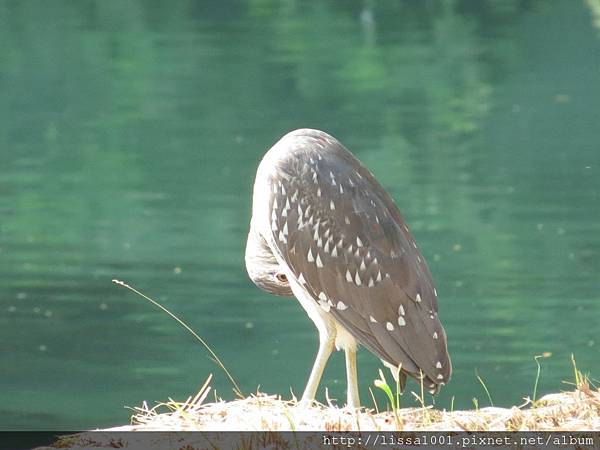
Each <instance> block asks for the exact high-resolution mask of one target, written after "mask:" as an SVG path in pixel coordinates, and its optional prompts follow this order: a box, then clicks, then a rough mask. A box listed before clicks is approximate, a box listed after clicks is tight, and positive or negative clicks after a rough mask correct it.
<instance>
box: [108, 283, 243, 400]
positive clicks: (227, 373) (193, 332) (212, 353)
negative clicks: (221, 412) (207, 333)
mask: <svg viewBox="0 0 600 450" xmlns="http://www.w3.org/2000/svg"><path fill="white" fill-rule="evenodd" d="M112 282H113V283H115V284H117V285H119V286H123V287H124V288H126V289H129V290H130V291H132V292H134V293H136V294H137V295H139V296H140V297H142V298H144V299H146V300H148V301H149V302H150V303H152V304H153V305H154V306H156V307H157V308H160V309H161V310H163V311H164V312H166V313H167V314H168V315H169V316H171V318H173V319H174V320H176V321H177V322H178V323H179V324H180V325H181V326H182V327H183V328H185V329H186V330H187V331H189V332H190V334H191V335H192V336H194V337H195V338H196V340H198V341H199V342H200V343H201V344H202V345H203V346H204V348H206V350H208V352H209V353H210V355H211V356H212V357H213V359H214V361H215V363H217V365H218V366H219V367H220V368H221V369H223V372H225V375H227V377H228V378H229V380H230V381H231V383H232V384H233V389H234V391H235V393H236V395H238V396H239V397H243V396H244V394H242V391H241V389H240V387H239V386H238V384H237V383H236V381H235V380H234V379H233V376H231V374H230V373H229V371H228V370H227V368H226V367H225V365H224V364H223V362H222V361H221V360H220V359H219V357H218V356H217V354H216V353H215V352H214V351H213V350H212V348H210V346H209V345H208V344H207V343H206V341H204V339H202V338H201V337H200V336H199V335H198V334H197V333H196V332H195V331H194V330H192V329H191V328H190V326H189V325H188V324H186V323H185V322H184V321H183V320H181V319H180V318H179V317H177V316H176V315H175V314H173V313H172V312H171V311H169V310H168V309H167V308H165V307H164V306H162V305H161V304H160V303H158V302H157V301H156V300H153V299H151V298H150V297H148V296H147V295H146V294H144V293H142V292H140V291H138V290H137V289H135V288H134V287H132V286H130V285H128V284H127V283H125V282H123V281H120V280H112Z"/></svg>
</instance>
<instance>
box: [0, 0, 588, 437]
mask: <svg viewBox="0 0 600 450" xmlns="http://www.w3.org/2000/svg"><path fill="white" fill-rule="evenodd" d="M585 5H587V9H586V6H585ZM594 5H595V2H593V1H588V2H587V3H585V4H577V5H575V4H572V3H567V2H552V3H546V2H536V1H530V2H520V1H503V2H492V1H487V2H467V1H448V2H442V1H430V2H419V3H416V2H393V3H392V2H389V3H381V2H364V3H361V2H346V3H343V4H342V3H334V2H309V3H302V5H301V4H300V3H297V2H295V1H287V2H283V3H280V2H269V1H249V2H241V1H240V2H232V3H228V4H227V5H223V4H221V3H218V4H217V3H216V2H215V3H213V2H205V3H196V2H176V3H170V4H167V3H166V2H135V1H131V2H126V3H124V2H117V1H102V2H100V1H97V2H96V1H90V2H61V1H58V2H52V3H51V4H50V3H44V2H28V1H27V2H8V1H4V2H0V60H1V61H2V66H1V70H0V93H1V96H2V100H3V101H2V102H1V103H0V105H1V106H0V275H1V276H2V280H3V282H2V285H1V286H0V302H1V303H0V311H2V313H1V314H0V330H2V331H0V367H1V370H0V382H1V383H2V386H3V387H4V389H3V390H2V392H1V393H0V405H1V406H0V418H1V419H2V420H1V423H2V427H3V428H5V429H14V428H17V429H19V428H21V429H23V428H63V429H68V428H71V429H72V428H90V427H96V426H106V425H116V424H120V423H124V422H126V421H127V419H128V416H129V414H128V412H127V410H124V409H123V408H122V406H123V405H130V406H134V405H138V404H140V403H141V401H142V400H148V401H150V402H152V401H153V400H163V399H166V398H167V397H169V396H171V397H174V398H185V397H187V395H189V394H191V393H193V392H194V390H195V389H196V388H198V387H199V386H200V385H201V384H202V382H203V381H204V379H205V378H206V376H207V375H208V374H209V373H211V372H212V373H215V375H216V376H215V378H214V383H213V385H214V387H215V388H216V389H217V391H218V393H219V394H221V395H223V396H224V397H226V398H231V396H232V394H231V390H230V387H229V386H228V384H227V380H226V379H225V377H224V376H222V374H221V373H220V372H219V370H218V369H217V368H216V366H215V365H214V364H213V363H212V362H211V361H210V360H209V358H208V356H207V355H206V353H205V352H204V350H203V349H202V348H201V347H200V346H199V345H198V344H197V343H196V342H195V341H193V340H192V339H191V338H190V337H189V336H188V335H187V334H186V333H185V332H184V331H183V330H182V329H181V328H180V327H178V325H177V324H175V323H174V322H172V321H171V320H170V319H169V318H168V317H166V316H165V315H163V314H162V313H160V312H159V311H157V310H155V309H154V308H153V307H151V305H149V304H146V303H144V302H143V301H141V300H139V299H137V298H135V297H133V296H132V295H130V294H129V293H128V292H126V291H124V290H119V289H118V288H116V287H115V286H113V285H112V284H111V283H110V280H111V279H112V278H115V277H116V278H119V279H124V280H127V281H128V282H130V283H132V284H134V285H135V286H137V287H139V288H141V289H142V290H144V291H145V292H147V293H148V294H150V295H152V296H153V297H154V298H156V299H157V300H159V301H161V302H162V303H164V304H165V305H166V306H168V307H169V308H170V309H172V310H173V311H174V312H176V313H177V314H178V315H180V316H181V317H182V318H184V319H185V320H186V321H187V322H189V323H190V325H192V327H193V328H194V329H196V330H197V331H198V332H199V333H200V334H201V335H202V336H203V337H204V338H205V339H206V340H207V341H208V342H210V343H211V344H212V345H213V347H214V349H215V351H216V352H217V353H218V354H219V355H220V356H221V357H222V359H223V360H224V361H225V362H226V364H227V365H228V368H229V369H230V370H231V372H232V373H233V374H234V375H235V376H236V377H237V378H238V379H239V380H240V381H241V383H242V387H243V389H245V391H246V392H249V391H254V390H255V389H256V387H257V386H258V385H260V386H261V390H263V391H266V392H269V393H280V394H282V395H284V396H286V395H287V394H288V392H289V389H290V387H292V389H293V390H294V392H295V393H296V394H300V393H301V392H302V389H303V387H304V383H305V381H306V377H307V375H308V371H309V369H310V366H311V364H312V359H313V357H314V353H315V351H316V332H315V330H314V327H313V325H312V324H311V323H310V322H309V320H308V319H307V318H306V317H305V315H304V313H303V312H302V311H301V310H300V307H299V305H298V304H297V302H296V301H295V300H293V299H282V298H275V297H271V296H269V295H267V294H265V293H263V292H261V291H259V290H258V289H256V288H255V287H254V286H253V285H252V284H251V282H250V281H249V280H248V279H247V277H246V274H245V272H244V268H243V250H244V244H245V234H246V232H247V225H248V220H249V214H250V190H251V186H252V180H253V176H254V171H255V169H256V166H257V165H258V162H259V160H260V157H261V156H262V154H263V153H264V151H265V150H266V149H267V148H268V147H269V146H270V145H271V144H272V143H273V142H274V141H275V140H276V139H277V138H278V137H279V136H280V135H282V134H283V133H285V132H286V131H288V130H290V129H293V128H298V127H304V126H310V127H316V128H321V129H324V130H326V131H329V132H331V133H332V134H334V135H335V136H337V137H338V138H339V139H340V140H342V142H344V143H345V144H346V145H347V146H348V147H349V148H350V149H352V150H353V151H354V152H355V153H356V154H357V156H359V158H361V159H362V160H363V161H364V162H365V163H366V164H367V165H368V166H369V167H370V168H371V170H372V171H373V172H374V173H375V175H376V176H377V177H378V178H379V179H380V180H381V181H382V183H383V184H384V185H385V186H386V188H387V189H388V190H389V191H390V193H391V194H392V195H393V197H394V198H395V199H396V201H397V202H398V204H399V206H400V208H401V210H402V211H403V214H404V215H405V218H406V219H407V221H408V222H409V224H410V225H411V228H412V230H413V231H414V234H415V236H416V238H417V240H418V241H419V244H420V246H421V248H422V249H423V251H424V253H425V255H426V257H427V259H428V261H429V264H430V267H431V270H432V272H433V275H434V278H435V280H436V283H437V286H438V292H439V293H440V303H441V305H440V312H441V317H442V319H443V321H444V324H445V326H446V330H447V332H448V336H449V346H450V351H451V354H452V356H453V362H454V367H455V371H454V376H453V379H452V381H451V382H450V383H449V385H448V386H446V388H445V389H444V391H443V392H442V394H441V395H440V397H439V398H438V400H437V404H438V405H439V406H441V407H448V406H449V404H450V398H451V397H452V396H455V397H456V402H455V405H456V407H460V408H463V407H470V406H471V398H472V397H474V396H477V397H479V399H480V404H484V403H485V399H486V396H485V394H484V392H483V391H482V388H481V386H480V384H479V382H478V381H477V379H476V377H475V369H477V370H478V372H479V374H480V375H481V376H482V377H483V379H484V380H485V381H486V385H487V386H488V388H489V389H490V392H491V394H492V396H493V398H494V401H495V403H496V404H497V405H503V406H506V405H510V404H516V403H520V402H521V398H522V397H523V396H527V395H531V393H532V388H533V382H534V379H535V370H536V366H535V363H534V361H533V356H534V355H537V354H540V353H542V352H546V351H548V352H552V353H553V356H552V358H550V359H547V360H544V361H543V363H544V366H543V370H542V379H541V384H540V391H541V392H542V393H544V392H550V391H556V390H559V389H561V388H563V386H562V384H561V383H560V382H561V380H563V379H567V378H569V377H570V374H571V370H570V367H569V364H570V360H569V355H570V353H571V352H574V353H575V355H576V358H577V360H578V364H579V366H580V367H581V368H583V369H588V370H591V371H592V374H596V375H597V374H598V373H599V372H600V366H599V365H598V361H599V358H598V345H599V343H598V337H597V332H596V330H597V325H598V317H599V314H600V306H599V303H598V301H599V299H598V291H599V289H598V288H599V287H600V286H599V284H598V277H597V271H598V267H599V265H600V264H599V263H600V237H599V236H600V233H599V231H600V230H598V223H599V220H600V210H599V208H598V204H599V203H598V192H599V189H598V188H599V183H598V181H597V180H598V177H599V172H598V171H599V168H600V164H599V162H600V156H599V154H598V147H597V146H598V142H599V137H600V136H599V134H600V133H599V131H598V127H597V105H598V101H599V100H600V98H599V97H600V82H599V81H600V80H599V79H598V78H599V74H600V71H599V70H598V69H599V65H600V40H599V35H598V30H597V29H594V28H593V23H597V20H596V22H594V20H595V19H594V17H596V18H597V13H594V11H597V9H594V7H593V6H594ZM594 14H596V15H594ZM378 366H379V363H378V362H377V360H376V359H375V358H374V357H372V355H370V354H369V353H368V352H366V351H362V352H360V354H359V373H360V379H361V380H362V384H363V392H362V396H363V401H365V402H368V398H369V396H368V394H367V386H368V385H369V384H371V383H372V380H373V379H374V378H375V376H376V368H377V367H378ZM343 380H344V371H343V364H342V358H341V357H340V355H336V357H335V358H333V360H332V361H331V363H330V366H329V367H328V369H327V371H326V373H325V377H324V380H323V383H322V387H324V386H327V387H329V389H330V395H331V396H332V397H337V398H339V399H343V398H344V397H345V395H344V381H343ZM414 388H415V387H414V386H413V389H414ZM321 392H323V389H321ZM404 404H406V402H404Z"/></svg>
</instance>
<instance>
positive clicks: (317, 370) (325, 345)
mask: <svg viewBox="0 0 600 450" xmlns="http://www.w3.org/2000/svg"><path fill="white" fill-rule="evenodd" d="M334 343H335V332H334V333H331V330H329V329H323V330H321V329H319V351H318V352H317V357H316V359H315V363H314V365H313V368H312V370H311V372H310V377H308V383H306V388H304V394H303V395H302V403H304V404H310V403H311V402H312V401H313V400H314V399H315V395H316V393H317V388H318V387H319V382H320V381H321V376H322V375H323V370H324V369H325V365H326V364H327V360H328V359H329V356H331V352H333V346H334Z"/></svg>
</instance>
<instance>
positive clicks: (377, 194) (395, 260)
mask: <svg viewBox="0 0 600 450" xmlns="http://www.w3.org/2000/svg"><path fill="white" fill-rule="evenodd" d="M246 268H247V270H248V274H249V275H250V278H251V279H252V281H253V282H254V283H255V284H256V285H257V286H258V287H260V288H261V289H263V290H265V291H267V292H270V293H272V294H277V295H288V296H292V295H294V296H296V298H297V299H298V301H299V302H300V304H301V305H302V307H303V308H304V310H305V311H306V313H307V314H308V316H309V317H310V318H311V319H312V320H313V322H314V323H315V325H316V326H317V329H318V331H319V350H318V353H317V357H316V360H315V363H314V366H313V368H312V371H311V373H310V377H309V379H308V383H307V385H306V389H305V390H304V394H303V396H302V400H303V401H305V402H310V401H311V400H313V399H314V398H315V394H316V391H317V387H318V385H319V381H320V379H321V376H322V374H323V370H324V368H325V365H326V363H327V360H328V359H329V356H330V355H331V353H332V351H333V349H334V347H336V348H337V349H338V350H341V349H343V350H344V352H345V357H346V372H347V383H348V397H347V404H348V406H350V407H359V406H360V401H359V396H358V383H357V372H356V348H357V344H361V345H363V346H364V347H366V348H368V349H369V350H370V351H371V352H373V353H374V354H375V355H377V356H378V357H379V358H381V360H382V361H383V363H384V364H385V365H386V366H389V367H390V368H397V367H400V369H401V370H400V381H401V384H402V386H404V384H405V382H406V376H407V375H411V376H413V377H415V378H419V379H420V378H421V377H423V383H424V386H425V388H426V389H428V390H430V391H432V392H433V393H435V392H437V391H438V389H439V387H440V386H441V385H443V384H444V383H445V382H447V381H448V379H449V378H450V373H451V371H452V366H451V363H450V357H449V355H448V350H447V347H446V333H445V332H444V329H443V327H442V325H441V323H440V321H439V319H438V312H437V311H438V305H437V293H436V290H435V288H434V286H433V282H432V280H431V274H430V273H429V269H428V268H427V264H426V263H425V259H424V258H423V256H422V255H421V252H420V251H419V249H418V248H417V244H416V243H415V240H414V239H413V237H412V236H411V234H410V232H409V231H408V228H407V226H406V225H405V223H404V220H403V219H402V216H401V215H400V211H399V210H398V208H397V207H396V205H395V204H394V202H393V200H392V199H391V197H390V196H389V195H388V194H387V193H386V192H385V190H384V189H383V187H381V185H380V184H379V183H378V182H377V180H376V179H375V178H374V177H373V175H372V174H371V173H370V172H369V170H368V169H367V168H366V167H365V166H363V165H362V164H361V163H360V161H358V160H357V159H356V158H355V157H354V156H353V155H352V154H351V153H350V152H349V151H348V150H346V148H344V146H343V145H342V144H340V143H339V142H338V141H337V140H336V139H335V138H333V137H332V136H330V135H328V134H327V133H324V132H322V131H318V130H310V129H300V130H296V131H292V132H291V133H288V134H286V135H285V136H284V137H283V138H281V139H280V140H279V141H278V142H277V143H276V144H275V145H274V146H273V147H272V148H271V149H270V150H269V151H268V152H267V153H266V155H265V156H264V158H263V160H262V161H261V163H260V165H259V167H258V171H257V174H256V180H255V183H254V196H253V205H252V220H251V223H250V233H249V235H248V242H247V246H246Z"/></svg>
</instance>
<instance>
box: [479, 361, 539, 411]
mask: <svg viewBox="0 0 600 450" xmlns="http://www.w3.org/2000/svg"><path fill="white" fill-rule="evenodd" d="M475 376H476V377H477V380H479V382H480V383H481V385H482V386H483V390H484V391H485V393H486V394H487V397H488V400H489V401H490V405H491V406H494V402H493V401H492V396H491V395H490V391H489V390H488V388H487V386H486V385H485V383H484V382H483V379H482V378H481V377H480V376H479V373H478V372H477V369H475ZM534 395H535V394H534Z"/></svg>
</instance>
